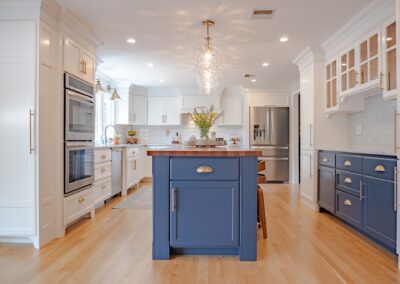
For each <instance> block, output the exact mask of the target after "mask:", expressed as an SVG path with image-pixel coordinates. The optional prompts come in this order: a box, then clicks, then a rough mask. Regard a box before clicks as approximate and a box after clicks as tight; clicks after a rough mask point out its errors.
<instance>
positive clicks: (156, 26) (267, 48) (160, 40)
mask: <svg viewBox="0 0 400 284" xmlns="http://www.w3.org/2000/svg"><path fill="white" fill-rule="evenodd" d="M56 1H57V3H59V4H60V5H61V6H63V7H65V8H67V9H69V10H70V11H71V12H72V13H73V14H74V15H75V16H77V18H78V19H80V20H81V21H82V22H83V23H85V24H86V25H87V26H89V27H90V28H91V29H92V30H93V31H94V32H95V33H96V34H97V35H98V36H99V37H100V38H101V39H102V40H103V41H104V42H105V44H104V46H102V47H100V48H99V49H98V54H97V56H98V57H99V58H100V59H101V60H103V61H104V63H103V64H101V65H100V66H99V70H100V71H102V72H103V73H105V74H106V75H108V76H110V77H112V78H113V79H115V80H116V81H118V82H120V83H134V84H138V85H144V86H162V85H165V86H174V87H180V86H185V87H191V86H195V84H196V79H195V78H196V76H195V72H194V60H195V59H194V56H195V51H196V50H197V49H198V47H199V46H200V45H201V44H202V42H203V40H202V39H203V37H204V33H205V30H204V28H203V27H202V25H201V22H202V20H204V19H207V18H210V19H212V20H215V21H216V25H215V27H213V28H212V29H211V36H212V38H213V44H215V45H216V46H218V47H219V48H220V49H221V51H222V62H223V68H222V70H221V74H220V85H221V86H226V85H233V84H235V85H236V84H243V85H244V86H245V87H250V88H255V89H264V90H266V91H283V90H290V88H291V87H292V86H293V84H294V83H296V82H297V81H298V71H297V67H296V66H294V65H293V64H292V63H291V61H292V60H293V58H295V57H296V56H297V55H298V54H299V53H300V52H301V51H302V50H303V49H304V48H306V47H307V46H309V45H318V44H321V43H322V42H323V41H324V40H326V39H327V38H328V37H329V36H330V35H332V33H333V32H335V31H336V30H338V29H339V28H340V27H341V26H343V25H344V24H345V23H346V22H347V21H348V20H350V19H351V18H352V17H353V16H354V15H355V14H356V13H357V12H358V11H360V10H361V9H362V8H363V7H365V6H366V5H368V4H369V3H371V2H372V0H334V1H332V0H264V1H262V0H201V1H200V0H168V1H167V0H131V1H128V0H113V1H109V0H108V1H107V0H85V1H82V0H56ZM254 8H257V9H264V8H273V9H277V12H276V14H275V16H274V18H273V19H272V20H252V19H250V14H251V12H252V9H254ZM282 35H287V36H288V37H289V42H287V43H281V42H279V38H280V36H282ZM128 37H134V38H135V39H136V41H137V42H136V44H133V45H130V44H128V43H127V42H126V39H127V38H128ZM264 61H268V62H269V64H270V66H269V67H267V68H265V67H262V66H261V64H262V62H264ZM149 62H152V63H154V67H153V68H149V67H147V64H148V63H149ZM245 73H250V74H254V75H255V76H256V78H257V82H255V83H252V82H250V81H249V80H246V79H244V78H243V75H244V74H245ZM160 79H165V83H161V82H160Z"/></svg>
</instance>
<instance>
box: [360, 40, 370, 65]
mask: <svg viewBox="0 0 400 284" xmlns="http://www.w3.org/2000/svg"><path fill="white" fill-rule="evenodd" d="M367 59H368V41H364V42H363V43H361V45H360V62H364V61H365V60H367Z"/></svg>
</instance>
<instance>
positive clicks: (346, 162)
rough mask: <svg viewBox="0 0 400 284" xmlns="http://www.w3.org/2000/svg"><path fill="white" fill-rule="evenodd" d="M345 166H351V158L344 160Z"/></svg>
mask: <svg viewBox="0 0 400 284" xmlns="http://www.w3.org/2000/svg"><path fill="white" fill-rule="evenodd" d="M343 165H344V166H345V167H351V161H349V160H346V161H344V164H343Z"/></svg>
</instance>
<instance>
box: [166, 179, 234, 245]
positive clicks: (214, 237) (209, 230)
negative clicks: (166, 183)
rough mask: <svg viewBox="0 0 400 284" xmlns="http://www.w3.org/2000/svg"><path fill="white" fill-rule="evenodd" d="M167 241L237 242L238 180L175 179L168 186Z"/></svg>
mask: <svg viewBox="0 0 400 284" xmlns="http://www.w3.org/2000/svg"><path fill="white" fill-rule="evenodd" d="M170 212H171V213H170V218H171V222H170V226H171V227H170V245H171V247H176V248H211V247H220V248H225V247H231V248H232V247H238V246H239V182H237V181H176V182H171V187H170Z"/></svg>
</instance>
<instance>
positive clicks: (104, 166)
mask: <svg viewBox="0 0 400 284" xmlns="http://www.w3.org/2000/svg"><path fill="white" fill-rule="evenodd" d="M111 158H112V156H111V149H109V148H100V149H96V150H95V151H94V163H95V165H94V180H95V183H94V185H93V196H94V197H93V202H94V205H99V204H101V203H103V202H104V201H105V200H106V199H108V198H110V197H111V192H112V189H111V177H112V164H111Z"/></svg>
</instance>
